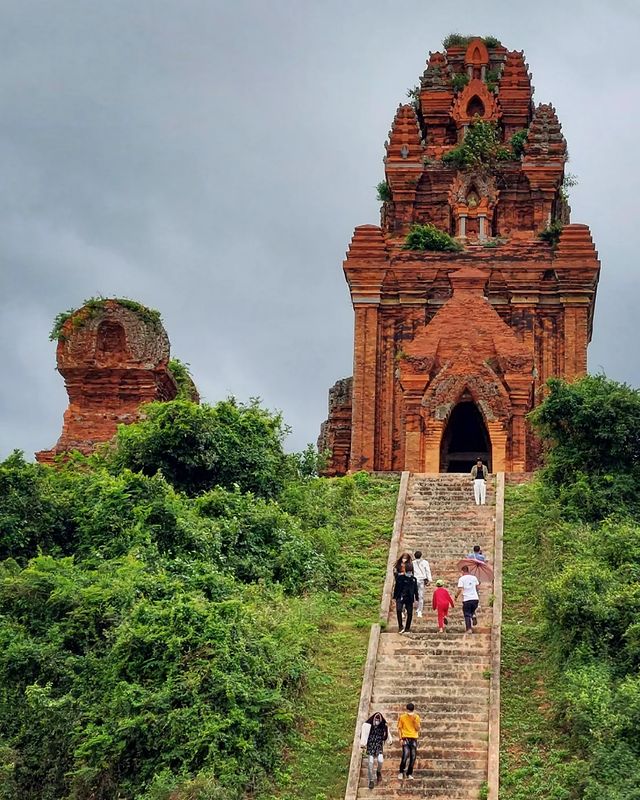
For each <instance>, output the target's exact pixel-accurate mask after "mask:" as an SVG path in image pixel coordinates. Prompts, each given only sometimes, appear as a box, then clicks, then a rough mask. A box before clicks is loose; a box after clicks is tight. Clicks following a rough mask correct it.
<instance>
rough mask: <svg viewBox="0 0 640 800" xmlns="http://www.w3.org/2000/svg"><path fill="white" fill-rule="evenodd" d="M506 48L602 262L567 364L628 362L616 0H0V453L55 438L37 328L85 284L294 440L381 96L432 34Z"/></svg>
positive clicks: (631, 166) (340, 343) (404, 75)
mask: <svg viewBox="0 0 640 800" xmlns="http://www.w3.org/2000/svg"><path fill="white" fill-rule="evenodd" d="M452 31H460V32H462V33H476V34H479V35H488V34H493V35H495V36H497V37H498V38H500V39H501V40H502V42H503V43H504V44H505V45H506V46H507V47H509V48H511V49H518V50H524V51H525V54H526V57H527V61H528V63H529V66H530V69H531V71H532V73H533V83H534V85H535V87H536V93H535V100H536V102H552V103H553V104H554V106H555V107H556V109H557V112H558V115H559V118H560V121H561V122H562V125H563V130H564V133H565V136H566V138H567V141H568V143H569V150H570V154H571V162H570V164H569V167H568V169H569V171H571V172H573V173H575V174H577V175H578V178H579V185H578V186H577V187H576V188H575V189H573V190H572V193H571V205H572V209H573V213H572V220H573V221H574V222H585V223H588V224H589V225H591V230H592V234H593V236H594V239H595V242H596V246H597V248H598V251H599V254H600V259H601V262H602V273H601V279H600V287H599V293H598V301H597V311H596V324H595V333H594V339H593V342H592V344H591V348H590V351H589V364H590V369H591V371H597V370H600V369H603V370H604V371H605V372H606V373H607V374H608V375H609V376H610V377H613V378H616V379H619V380H625V381H627V382H629V383H631V384H633V385H634V386H638V384H640V374H639V373H640V360H639V358H638V344H637V341H638V335H637V326H638V315H639V314H638V303H639V301H640V282H639V281H638V278H637V274H636V273H637V270H638V267H637V261H638V252H637V248H638V239H637V237H636V233H637V230H638V219H637V205H638V204H637V197H636V195H637V193H638V191H639V185H640V167H639V163H640V159H639V156H638V152H639V144H638V143H639V132H640V125H639V122H640V92H639V86H640V59H639V58H638V36H639V34H640V3H637V0H610V1H609V2H608V3H607V4H605V3H604V2H601V0H598V1H597V2H596V1H595V0H594V1H593V2H592V1H589V2H586V1H585V2H565V3H561V2H558V0H553V2H549V1H548V0H542V1H540V0H538V1H537V2H535V3H530V4H529V3H526V4H525V3H514V2H513V1H512V0H509V2H498V1H492V0H485V1H484V2H482V3H480V2H473V3H472V2H467V1H466V0H458V2H456V3H450V2H448V0H441V2H438V3H436V2H432V1H431V0H429V2H425V1H423V2H418V0H403V2H392V0H387V2H384V0H353V1H350V0H342V2H339V1H338V0H323V1H322V2H303V0H299V1H298V2H296V1H295V0H286V1H285V0H263V2H260V1H259V0H228V2H216V0H208V1H205V0H201V1H200V2H198V1H197V0H109V2H98V0H76V2H72V1H71V0H46V1H43V2H33V0H2V2H0V181H1V182H2V191H1V192H0V256H1V270H2V272H1V278H0V280H1V284H0V305H1V322H0V324H1V331H0V335H1V341H2V367H3V370H2V381H1V384H0V457H4V456H5V455H6V454H7V453H9V452H10V451H11V450H12V449H13V448H20V449H23V450H24V451H25V452H26V454H27V455H28V456H29V457H31V455H32V453H33V451H34V450H37V449H41V448H47V447H50V446H51V445H53V444H54V442H55V441H56V440H57V438H58V436H59V434H60V430H61V425H62V414H63V411H64V409H65V407H66V393H65V391H64V386H63V381H62V378H61V377H60V376H59V375H58V374H57V373H56V372H55V371H54V367H55V347H54V344H53V343H51V342H49V341H48V333H49V330H50V328H51V324H52V321H53V318H54V317H55V315H56V314H57V313H58V311H60V310H63V309H67V308H73V307H77V306H79V305H81V304H82V302H83V300H84V299H85V298H87V297H90V296H92V295H96V294H102V295H105V296H113V295H116V296H126V297H131V298H134V299H136V300H139V301H141V302H143V303H145V304H146V305H149V306H151V307H154V308H157V309H159V310H160V311H161V313H162V316H163V319H164V323H165V326H166V328H167V331H168V333H169V337H170V339H171V345H172V354H173V355H175V356H177V357H178V358H181V359H182V360H183V361H187V362H189V363H190V365H191V370H192V373H193V377H194V379H195V381H196V384H197V385H198V388H199V389H200V392H201V395H202V397H203V399H205V400H207V401H210V402H215V401H216V400H218V399H221V398H223V397H225V396H227V395H228V394H235V395H236V396H237V397H239V398H240V399H243V400H246V399H248V398H249V397H251V396H259V397H261V398H262V399H263V401H264V403H265V404H266V405H267V406H268V407H270V408H277V409H280V410H282V411H283V413H284V416H285V419H286V420H287V422H288V423H289V424H290V425H291V426H292V427H293V435H292V436H291V438H290V441H289V446H290V447H291V448H296V449H299V448H301V447H303V446H304V445H305V443H306V442H309V441H315V439H316V436H317V433H318V428H319V425H320V422H321V421H322V420H323V419H324V418H325V416H326V402H327V389H328V387H329V386H330V385H331V384H332V383H333V382H334V381H335V380H336V379H337V378H340V377H344V376H346V375H350V374H351V359H352V310H351V305H350V301H349V293H348V289H347V286H346V284H345V282H344V278H343V274H342V267H341V262H342V259H343V258H344V253H345V250H346V248H347V245H348V243H349V240H350V237H351V233H352V231H353V228H354V226H356V225H360V224H364V223H378V221H379V209H378V203H377V202H376V199H375V189H374V187H375V185H376V184H377V183H378V181H380V180H381V179H382V178H383V165H382V157H383V154H384V149H383V144H384V141H385V138H386V136H387V132H388V130H389V127H390V125H391V121H392V119H393V116H394V113H395V110H396V108H397V106H398V103H400V102H404V101H405V93H406V89H407V88H408V87H412V86H414V85H415V84H416V83H417V80H418V77H419V76H420V75H421V74H422V72H423V70H424V66H425V62H426V59H427V56H428V53H429V50H438V49H440V48H441V41H442V39H443V38H444V36H446V35H447V34H448V33H451V32H452Z"/></svg>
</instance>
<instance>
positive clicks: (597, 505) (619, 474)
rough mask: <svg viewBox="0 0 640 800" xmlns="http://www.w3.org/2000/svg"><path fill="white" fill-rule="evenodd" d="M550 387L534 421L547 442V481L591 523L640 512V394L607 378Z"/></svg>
mask: <svg viewBox="0 0 640 800" xmlns="http://www.w3.org/2000/svg"><path fill="white" fill-rule="evenodd" d="M548 387H549V394H548V396H547V397H546V399H545V401H544V403H542V404H541V405H540V406H538V408H537V409H536V410H535V411H534V412H533V413H532V414H531V421H532V423H533V425H534V426H535V427H536V429H537V430H538V432H539V434H540V435H541V436H542V438H543V440H544V441H545V442H546V443H547V454H546V458H545V473H544V474H545V480H546V482H547V483H548V484H549V485H550V486H551V487H552V488H553V489H554V491H555V492H556V494H557V495H558V496H559V497H560V498H561V499H562V504H563V508H564V509H565V512H566V513H569V514H570V515H571V516H573V517H575V518H577V519H585V520H598V519H603V518H604V517H606V516H608V515H610V514H615V513H618V512H619V511H620V510H621V509H624V510H631V511H632V512H633V513H637V511H638V509H640V501H639V500H638V492H637V486H638V478H640V392H639V391H638V390H637V389H632V388H631V387H629V386H627V385H626V384H623V383H617V382H616V381H611V380H608V379H607V378H605V377H604V376H603V375H588V376H586V377H584V378H582V379H580V380H578V381H575V382H573V383H568V382H566V381H563V380H560V379H552V380H550V381H549V383H548Z"/></svg>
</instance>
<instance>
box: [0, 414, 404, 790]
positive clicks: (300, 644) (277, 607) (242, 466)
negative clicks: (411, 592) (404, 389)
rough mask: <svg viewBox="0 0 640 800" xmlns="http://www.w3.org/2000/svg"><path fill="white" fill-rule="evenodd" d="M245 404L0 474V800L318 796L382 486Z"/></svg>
mask: <svg viewBox="0 0 640 800" xmlns="http://www.w3.org/2000/svg"><path fill="white" fill-rule="evenodd" d="M285 433H286V427H285V426H284V424H283V422H282V420H281V418H280V417H279V416H278V415H274V414H270V413H268V412H266V411H264V410H263V409H261V408H260V407H259V406H258V405H257V404H256V403H251V404H249V405H246V406H245V405H242V404H239V403H236V402H235V401H233V400H229V401H224V402H222V403H218V404H217V405H216V406H212V407H210V406H206V405H205V406H196V405H194V404H192V403H190V402H187V401H175V402H172V403H166V404H153V405H151V406H149V407H148V408H147V410H146V419H145V420H144V421H143V422H141V423H139V424H137V425H132V426H128V427H126V428H124V427H123V428H121V429H120V431H119V433H118V436H117V437H116V440H115V441H114V443H112V444H111V445H110V446H108V447H106V448H104V449H103V450H102V452H101V453H99V454H98V455H96V456H93V457H91V458H83V457H80V456H77V457H74V458H72V459H70V460H69V461H67V462H66V463H64V464H60V465H59V466H58V467H56V468H51V467H44V466H40V465H34V464H30V463H27V462H25V461H24V459H23V458H22V456H21V455H20V454H19V453H16V454H14V455H13V456H11V457H10V458H8V459H7V460H6V461H5V462H3V463H2V464H0V558H2V561H1V563H0V733H1V739H0V798H2V800H18V799H19V800H115V798H120V800H134V798H135V800H239V798H243V797H248V796H251V797H254V798H268V797H274V796H277V797H283V798H284V797H291V798H294V797H295V798H301V797H308V798H314V800H319V799H320V798H325V797H326V798H334V797H338V796H339V793H340V790H341V789H342V788H343V785H344V780H345V777H346V771H347V764H348V757H349V747H350V740H351V735H352V720H353V715H354V713H355V708H356V706H357V702H358V690H359V684H360V673H361V669H362V661H363V658H364V653H365V652H366V635H367V632H368V623H369V622H370V621H373V620H374V619H375V618H376V611H377V604H378V601H379V595H380V587H381V584H382V581H383V579H384V568H385V562H386V550H387V544H388V539H389V537H390V535H391V528H392V524H393V516H394V511H395V500H396V494H397V481H394V480H392V479H387V480H383V479H374V478H370V477H368V476H366V475H364V474H359V475H355V476H353V477H349V478H343V479H334V480H324V479H320V478H317V477H314V475H313V473H314V469H315V456H314V455H313V453H312V452H311V451H307V452H305V453H304V454H301V455H297V456H291V455H285V453H284V452H283V449H282V441H283V438H284V435H285Z"/></svg>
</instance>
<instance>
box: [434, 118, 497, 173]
mask: <svg viewBox="0 0 640 800" xmlns="http://www.w3.org/2000/svg"><path fill="white" fill-rule="evenodd" d="M512 157H513V154H512V153H511V151H510V150H508V148H506V147H505V146H504V145H503V144H501V143H500V131H499V129H498V126H497V125H496V123H495V122H487V121H484V120H481V119H480V118H478V117H476V119H475V121H474V122H472V123H471V125H470V126H469V128H468V130H467V133H466V136H465V137H464V141H462V142H461V143H460V144H459V145H456V147H454V148H452V149H451V150H449V152H448V153H445V154H444V155H443V156H442V163H443V164H446V165H447V166H452V167H455V168H456V169H489V170H493V169H495V168H496V166H497V164H498V163H499V162H501V161H508V160H509V159H511V158H512Z"/></svg>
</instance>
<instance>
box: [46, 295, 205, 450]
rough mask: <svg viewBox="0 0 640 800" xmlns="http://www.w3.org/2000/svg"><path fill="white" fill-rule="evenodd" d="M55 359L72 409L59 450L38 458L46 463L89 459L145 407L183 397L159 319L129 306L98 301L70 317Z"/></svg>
mask: <svg viewBox="0 0 640 800" xmlns="http://www.w3.org/2000/svg"><path fill="white" fill-rule="evenodd" d="M56 359H57V367H58V372H59V373H60V374H61V375H62V376H63V378H64V382H65V387H66V390H67V394H68V395H69V406H68V408H67V410H66V411H65V413H64V422H63V426H62V434H61V436H60V438H59V439H58V442H57V444H56V445H55V446H54V447H53V448H52V449H51V450H41V451H40V452H38V453H36V458H37V460H38V461H40V462H42V463H52V462H53V461H54V459H55V457H56V456H59V455H61V454H63V453H66V452H69V451H71V450H79V451H80V452H81V453H85V454H88V453H90V452H91V451H92V450H94V449H95V447H96V445H97V444H99V443H100V442H107V441H109V439H111V437H112V436H113V435H114V434H115V433H116V430H117V427H118V425H120V424H129V423H131V422H135V421H137V420H138V419H139V418H140V406H141V405H142V404H143V403H149V402H151V401H152V400H172V399H173V398H174V397H176V395H177V394H178V385H177V383H176V380H175V378H174V377H173V375H172V373H171V371H170V370H169V368H168V365H169V337H168V336H167V333H166V331H165V329H164V327H163V326H162V323H161V322H160V316H159V314H158V313H157V312H153V311H151V310H150V309H147V308H145V307H144V306H141V305H140V304H139V303H134V302H132V301H130V300H117V299H107V300H100V301H94V302H93V303H88V304H87V305H84V306H83V307H82V308H79V309H78V310H77V311H74V312H73V313H71V314H69V316H68V318H67V319H66V321H65V322H64V324H63V325H62V328H61V330H60V334H59V337H58V347H57V352H56ZM194 392H195V387H194ZM195 396H196V397H197V392H196V393H195Z"/></svg>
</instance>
